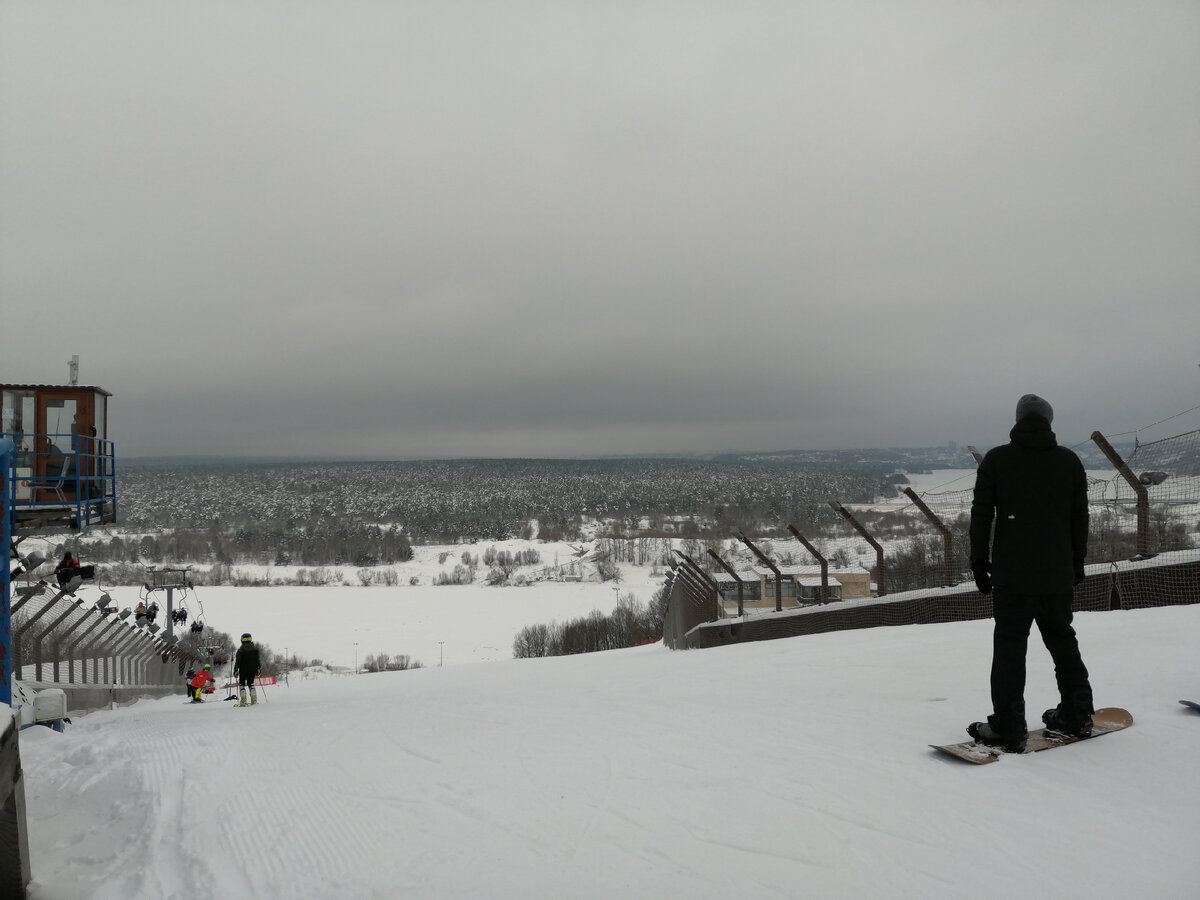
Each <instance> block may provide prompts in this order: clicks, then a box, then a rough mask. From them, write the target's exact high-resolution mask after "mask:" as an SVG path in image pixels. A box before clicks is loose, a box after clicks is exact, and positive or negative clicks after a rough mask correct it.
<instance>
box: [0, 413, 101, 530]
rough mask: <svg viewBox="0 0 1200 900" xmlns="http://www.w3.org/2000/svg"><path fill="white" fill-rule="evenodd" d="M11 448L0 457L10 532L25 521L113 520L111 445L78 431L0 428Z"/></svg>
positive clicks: (83, 523)
mask: <svg viewBox="0 0 1200 900" xmlns="http://www.w3.org/2000/svg"><path fill="white" fill-rule="evenodd" d="M4 439H7V440H10V441H12V442H13V445H14V449H13V451H12V453H11V454H10V455H9V456H8V457H7V458H6V459H5V461H4V464H5V466H6V474H7V476H8V482H9V484H8V504H9V508H8V514H9V519H10V526H11V527H12V529H13V531H14V532H16V531H19V530H20V523H22V522H23V521H25V520H27V519H37V518H39V517H40V518H46V519H52V518H54V517H55V515H56V514H60V516H59V517H60V518H62V517H69V518H70V521H71V526H72V527H74V528H79V529H82V528H86V527H88V526H89V525H99V524H110V523H112V522H115V521H116V518H117V478H116V447H115V445H114V444H113V442H112V441H108V440H102V439H100V438H94V437H88V436H86V435H78V434H12V433H3V432H0V440H4Z"/></svg>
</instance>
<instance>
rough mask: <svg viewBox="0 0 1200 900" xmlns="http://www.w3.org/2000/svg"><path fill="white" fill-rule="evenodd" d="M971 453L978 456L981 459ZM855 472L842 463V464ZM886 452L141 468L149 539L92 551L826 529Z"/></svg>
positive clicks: (871, 487)
mask: <svg viewBox="0 0 1200 900" xmlns="http://www.w3.org/2000/svg"><path fill="white" fill-rule="evenodd" d="M968 458H969V457H968ZM839 466H842V467H844V468H839ZM894 471H895V467H894V466H893V465H892V464H891V463H890V462H888V461H882V460H864V459H862V458H861V456H860V455H858V454H856V455H854V456H853V457H849V458H847V459H844V460H841V462H840V463H839V461H838V460H836V459H820V460H795V459H790V458H788V459H777V458H773V457H750V458H732V457H731V458H721V459H713V460H692V459H682V460H681V459H613V460H528V459H515V460H449V461H447V460H440V461H429V460H423V461H411V462H392V463H296V464H283V463H257V464H235V463H224V464H220V463H212V464H187V465H179V466H170V465H164V464H155V465H137V464H128V465H126V466H124V467H123V468H122V471H121V473H120V477H119V488H118V495H119V501H120V521H121V524H122V525H123V526H124V528H125V530H126V531H134V532H138V531H141V532H143V534H142V535H139V536H137V537H131V536H129V535H126V536H125V537H118V538H114V539H112V540H110V541H107V542H100V543H103V544H104V546H100V543H98V544H96V545H93V547H94V550H95V551H96V552H95V553H94V555H93V558H94V559H95V560H96V561H98V562H103V561H106V559H105V558H104V557H107V559H108V560H111V561H121V560H125V561H134V560H137V559H143V560H148V561H157V560H159V559H187V560H193V561H201V562H217V563H234V562H257V563H263V564H276V565H305V566H321V565H355V566H371V565H380V564H391V563H396V562H404V561H406V560H408V559H410V558H411V557H412V545H413V544H453V543H460V542H479V541H496V540H505V539H509V538H531V537H534V536H535V535H534V527H535V526H534V523H535V522H536V528H537V533H536V537H537V538H539V539H542V540H580V539H582V537H583V534H582V532H581V529H582V528H583V527H584V525H585V523H587V522H590V521H597V520H599V521H602V522H605V523H606V527H607V530H608V533H609V534H612V535H621V536H627V537H633V536H639V535H647V534H682V535H684V536H689V537H697V536H706V535H712V536H720V537H726V536H728V535H729V534H730V533H732V532H734V531H737V530H745V531H746V532H747V533H761V532H764V531H766V532H772V533H773V532H777V531H779V530H780V529H782V528H783V527H784V526H785V525H786V523H788V522H794V523H798V524H799V523H803V524H806V525H813V526H819V525H820V524H821V523H826V522H833V521H834V520H835V518H836V514H835V513H834V512H833V511H832V510H831V509H830V507H829V505H828V501H829V500H831V499H837V500H840V501H842V502H845V503H859V502H866V501H870V500H872V499H873V498H875V497H878V496H880V495H881V494H888V493H892V492H894V491H895V485H894V484H893V483H889V477H890V476H892V475H893V473H894Z"/></svg>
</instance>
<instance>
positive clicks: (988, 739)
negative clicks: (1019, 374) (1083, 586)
mask: <svg viewBox="0 0 1200 900" xmlns="http://www.w3.org/2000/svg"><path fill="white" fill-rule="evenodd" d="M1053 418H1054V410H1053V409H1052V408H1051V406H1050V404H1049V403H1047V402H1046V401H1045V400H1043V399H1042V398H1041V397H1039V396H1037V395H1036V394H1026V395H1025V396H1023V397H1022V398H1021V399H1020V400H1019V401H1018V402H1017V423H1016V425H1015V426H1014V427H1013V429H1012V431H1011V432H1010V433H1009V437H1010V439H1011V440H1010V442H1009V443H1008V444H1005V445H1003V446H1000V447H994V448H993V449H991V450H989V451H988V452H987V454H986V455H985V456H984V458H983V461H982V462H981V463H980V464H979V471H978V473H977V474H976V478H975V494H974V500H973V502H972V504H971V526H970V535H971V572H972V574H973V575H974V577H975V586H976V587H977V588H978V589H979V592H980V593H981V594H984V595H987V594H991V593H992V590H993V588H994V589H995V593H994V594H993V596H992V607H993V616H994V618H995V628H994V631H993V636H992V672H991V695H992V714H991V715H990V716H988V720H987V721H986V722H975V723H972V724H971V725H970V726H969V727H968V728H967V733H968V734H970V735H971V737H973V738H975V740H977V741H980V742H981V743H984V744H989V745H991V746H996V747H1002V748H1003V749H1005V750H1009V751H1015V752H1020V751H1022V750H1024V748H1025V741H1026V722H1025V654H1026V650H1027V648H1028V643H1029V631H1030V627H1031V625H1032V624H1033V623H1034V622H1037V626H1038V630H1039V631H1040V632H1041V635H1042V641H1043V642H1044V643H1045V645H1046V649H1047V650H1049V651H1050V655H1051V657H1053V659H1054V673H1055V678H1056V680H1057V682H1058V691H1059V697H1060V701H1061V702H1060V703H1059V705H1058V706H1057V707H1056V708H1055V709H1048V710H1046V712H1045V714H1044V715H1043V716H1042V721H1043V722H1044V723H1045V725H1046V727H1047V728H1050V729H1051V730H1054V731H1060V732H1063V733H1065V734H1070V735H1080V734H1087V733H1088V732H1089V730H1090V728H1091V716H1092V713H1093V712H1094V711H1095V710H1094V709H1093V707H1092V688H1091V684H1090V682H1089V680H1088V671H1087V668H1086V667H1085V666H1084V664H1083V659H1082V657H1081V655H1080V653H1079V642H1078V640H1077V639H1076V637H1075V629H1074V628H1073V627H1072V626H1071V620H1072V614H1071V601H1072V599H1073V596H1074V594H1073V590H1072V589H1073V588H1074V587H1075V585H1077V584H1079V583H1080V582H1082V581H1083V578H1084V569H1083V561H1084V557H1085V555H1086V553H1087V535H1088V501H1087V476H1086V474H1085V473H1084V469H1083V463H1081V462H1080V461H1079V457H1078V456H1076V455H1075V453H1074V452H1073V451H1071V450H1070V449H1068V448H1066V447H1060V446H1058V442H1057V440H1056V439H1055V436H1054V432H1053V431H1051V430H1050V423H1051V421H1052V420H1053ZM993 523H995V534H994V535H993V534H992V525H993Z"/></svg>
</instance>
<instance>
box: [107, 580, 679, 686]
mask: <svg viewBox="0 0 1200 900" xmlns="http://www.w3.org/2000/svg"><path fill="white" fill-rule="evenodd" d="M452 563H453V560H451V561H450V563H448V565H449V564H452ZM436 569H437V565H436V561H435V563H434V564H433V565H432V567H426V569H425V570H424V571H425V572H426V573H428V572H429V571H435V570H436ZM347 572H348V575H347V577H348V579H353V570H352V569H350V570H347ZM621 572H622V574H623V577H622V579H621V581H620V582H616V583H614V582H611V581H610V582H604V583H601V582H599V581H590V582H539V583H537V584H531V585H527V586H524V587H489V586H487V585H484V584H482V583H475V584H468V585H441V586H434V585H432V584H430V579H429V578H428V577H424V578H423V583H422V584H420V585H416V586H413V585H409V584H406V583H405V582H403V581H402V582H401V583H400V584H399V585H397V586H395V587H385V586H381V585H371V586H370V587H361V586H350V585H346V586H339V587H263V588H233V587H201V588H197V589H196V590H195V591H194V592H192V593H190V594H189V595H188V597H187V600H186V601H185V602H186V603H187V606H188V609H189V612H190V615H191V617H192V620H194V619H196V618H198V617H199V618H202V620H203V621H204V622H205V623H206V624H208V625H211V626H212V627H213V628H216V629H218V630H220V631H224V632H227V633H228V634H230V635H232V636H233V637H234V639H236V638H237V637H238V635H240V634H242V633H243V632H246V631H248V632H250V633H251V634H252V635H254V637H255V639H256V640H259V641H262V642H265V643H266V644H268V645H269V646H270V648H271V650H272V652H273V653H275V654H276V655H278V656H281V657H282V656H284V655H287V656H291V655H293V654H295V655H298V656H300V657H301V658H303V659H310V660H311V659H321V660H323V661H324V662H325V663H326V664H327V665H330V666H336V667H340V668H348V669H351V670H352V669H353V668H354V662H355V659H356V657H357V660H358V662H359V663H360V664H361V663H362V661H363V660H364V659H365V658H366V657H367V656H378V655H379V654H380V653H386V654H388V655H389V656H396V655H398V654H407V655H408V656H409V657H411V658H412V659H414V660H417V661H419V662H420V663H421V664H422V665H425V666H431V665H432V666H436V665H439V664H444V665H456V664H459V663H467V662H481V661H488V660H495V659H509V658H511V657H512V647H513V638H514V637H516V635H517V633H518V632H519V631H521V629H523V628H525V627H526V626H527V625H535V624H541V623H546V624H548V623H550V622H551V621H557V622H564V621H567V620H570V619H576V618H579V617H581V616H586V615H588V614H589V613H590V612H592V610H596V609H598V610H600V611H601V612H602V613H605V614H607V613H610V612H612V610H613V607H615V606H616V605H617V598H618V596H620V597H621V598H627V597H629V596H632V597H634V598H635V599H636V600H637V601H638V602H639V603H643V604H646V603H649V601H650V598H651V597H652V596H653V594H654V592H655V591H657V590H658V589H659V588H660V587H661V586H662V584H663V580H664V576H663V575H662V574H661V571H660V570H655V569H653V568H652V567H649V566H622V567H621ZM109 590H110V591H111V594H112V596H113V597H116V598H118V599H119V601H120V603H121V605H122V606H124V605H128V600H129V599H130V598H132V599H133V601H134V602H135V603H136V596H137V589H136V588H110V589H109ZM159 602H160V604H161V603H162V602H163V601H162V599H161V594H160V599H159Z"/></svg>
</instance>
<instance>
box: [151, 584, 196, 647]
mask: <svg viewBox="0 0 1200 900" xmlns="http://www.w3.org/2000/svg"><path fill="white" fill-rule="evenodd" d="M145 568H146V576H147V579H148V580H147V581H146V582H145V584H143V585H142V587H144V588H145V590H146V593H147V594H148V595H150V596H153V595H154V593H155V592H156V591H166V592H167V640H168V641H171V640H172V638H174V637H175V616H174V613H175V605H174V604H175V591H177V590H181V591H183V592H184V593H185V594H186V593H187V592H188V591H191V590H195V585H193V584H192V582H191V580H190V579H189V578H188V573H189V572H191V570H192V567H191V566H146V567H145Z"/></svg>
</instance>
